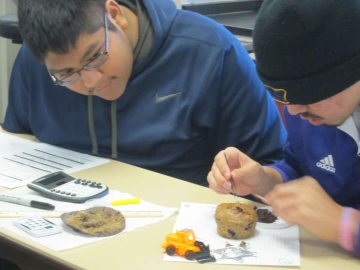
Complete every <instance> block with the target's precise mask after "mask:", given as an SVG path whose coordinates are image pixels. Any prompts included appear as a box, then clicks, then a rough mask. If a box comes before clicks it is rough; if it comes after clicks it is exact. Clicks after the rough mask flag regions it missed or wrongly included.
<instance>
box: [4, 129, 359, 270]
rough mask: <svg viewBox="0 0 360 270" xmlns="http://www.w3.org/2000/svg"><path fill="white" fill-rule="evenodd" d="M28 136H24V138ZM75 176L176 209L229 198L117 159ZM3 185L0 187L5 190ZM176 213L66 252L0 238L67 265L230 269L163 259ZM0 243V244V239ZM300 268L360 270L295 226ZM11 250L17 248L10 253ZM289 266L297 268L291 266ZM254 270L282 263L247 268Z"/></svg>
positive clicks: (7, 236)
mask: <svg viewBox="0 0 360 270" xmlns="http://www.w3.org/2000/svg"><path fill="white" fill-rule="evenodd" d="M23 137H25V138H31V137H29V136H23ZM74 175H75V176H77V177H81V178H86V179H89V180H94V181H101V182H103V183H104V184H106V185H108V186H109V188H110V189H115V190H119V191H121V192H127V193H130V194H132V195H134V196H136V197H140V198H142V199H144V200H146V201H149V202H152V203H155V204H159V205H163V206H166V207H177V208H179V207H180V204H181V202H195V203H208V204H218V203H223V202H233V197H232V196H230V195H219V194H216V193H215V192H213V191H212V190H210V189H208V188H205V187H201V186H197V185H194V184H191V183H188V182H185V181H181V180H178V179H175V178H171V177H168V176H165V175H161V174H157V173H154V172H151V171H148V170H144V169H141V168H138V167H134V166H131V165H127V164H124V163H121V162H117V161H111V162H109V163H107V164H104V165H101V166H98V167H94V168H91V169H87V170H84V171H81V172H77V173H74ZM5 190H6V188H0V191H5ZM176 218H177V214H174V215H173V216H171V217H170V218H168V219H166V220H164V221H161V222H158V223H155V224H152V225H148V226H145V227H142V228H138V229H136V230H134V231H131V232H127V233H123V234H119V235H117V236H115V237H112V238H109V239H106V240H103V241H99V242H96V243H91V244H88V245H84V246H81V247H78V248H74V249H70V250H66V251H60V252H58V251H53V250H50V249H48V248H46V247H43V246H41V245H39V244H37V243H34V242H32V241H31V240H29V239H25V238H22V237H20V236H18V235H16V234H14V233H12V232H9V231H8V230H6V229H3V228H0V236H1V238H2V239H1V241H3V240H4V239H6V240H7V241H11V242H12V243H15V245H17V246H19V247H21V248H23V249H24V248H25V250H28V251H29V252H30V253H31V252H33V253H34V254H36V253H41V254H42V256H45V257H46V258H48V259H49V260H51V261H55V262H59V263H60V265H63V266H67V267H68V268H69V269H71V268H73V269H94V270H95V269H96V270H99V269H122V270H123V269H146V268H147V269H159V270H161V269H164V270H168V269H185V270H186V269H189V270H190V269H200V268H201V267H202V269H204V267H206V269H209V270H211V269H234V268H233V267H234V266H233V265H212V264H206V266H204V265H200V264H197V263H180V262H164V261H163V256H164V252H163V250H162V248H161V244H162V243H163V241H164V239H165V236H166V234H168V233H169V232H171V231H172V229H173V226H174V224H175V220H176ZM0 245H1V242H0ZM300 248H301V267H300V268H301V269H309V270H310V269H311V270H312V269H334V270H339V269H346V270H349V269H360V268H359V267H360V261H359V260H357V259H355V258H353V257H352V256H351V255H349V254H348V253H346V252H345V251H343V250H342V249H341V248H340V247H339V246H338V245H337V244H329V243H326V242H324V241H321V240H318V239H316V238H315V237H314V236H312V235H311V234H310V233H309V232H308V231H306V230H305V229H300ZM13 252H16V251H13ZM293 268H294V269H296V268H298V267H293ZM251 269H252V270H258V269H267V270H271V269H285V268H284V267H264V266H251Z"/></svg>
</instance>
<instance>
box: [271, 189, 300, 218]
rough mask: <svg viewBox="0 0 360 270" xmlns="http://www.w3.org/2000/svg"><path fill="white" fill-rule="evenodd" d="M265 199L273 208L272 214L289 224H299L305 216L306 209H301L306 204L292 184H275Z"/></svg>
mask: <svg viewBox="0 0 360 270" xmlns="http://www.w3.org/2000/svg"><path fill="white" fill-rule="evenodd" d="M265 199H266V200H267V202H268V204H269V205H270V206H271V207H272V208H273V214H274V215H275V216H278V217H280V218H282V219H283V220H284V221H285V222H286V223H288V224H290V225H294V224H297V225H301V224H302V221H303V220H304V219H305V218H306V211H303V209H304V206H306V204H305V203H304V202H302V201H301V198H300V197H299V196H297V193H296V192H294V186H293V185H288V184H279V185H276V186H275V187H274V189H273V190H272V191H270V192H269V193H268V194H266V196H265Z"/></svg>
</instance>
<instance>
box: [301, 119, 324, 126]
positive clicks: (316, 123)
mask: <svg viewBox="0 0 360 270" xmlns="http://www.w3.org/2000/svg"><path fill="white" fill-rule="evenodd" d="M305 120H308V121H309V122H310V124H312V125H313V126H320V125H321V124H322V123H323V121H322V120H321V119H319V118H306V119H305Z"/></svg>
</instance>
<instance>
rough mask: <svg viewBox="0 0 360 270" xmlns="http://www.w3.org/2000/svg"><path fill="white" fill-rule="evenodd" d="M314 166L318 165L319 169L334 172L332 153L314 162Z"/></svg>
mask: <svg viewBox="0 0 360 270" xmlns="http://www.w3.org/2000/svg"><path fill="white" fill-rule="evenodd" d="M316 166H318V167H319V168H321V169H324V170H327V171H329V172H332V173H335V172H336V169H335V166H334V160H333V157H332V155H328V156H327V157H325V158H323V159H322V160H320V161H318V162H316Z"/></svg>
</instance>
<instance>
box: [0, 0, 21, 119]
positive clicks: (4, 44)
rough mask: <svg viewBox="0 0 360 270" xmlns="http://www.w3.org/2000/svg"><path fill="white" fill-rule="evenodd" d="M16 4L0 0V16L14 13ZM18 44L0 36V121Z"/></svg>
mask: <svg viewBox="0 0 360 270" xmlns="http://www.w3.org/2000/svg"><path fill="white" fill-rule="evenodd" d="M15 13H16V5H15V4H14V2H13V1H11V0H0V16H3V15H5V14H15ZM19 49H20V45H18V44H12V43H11V40H8V39H5V38H1V37H0V123H2V122H3V120H4V116H5V111H6V107H7V100H8V86H9V79H10V74H11V69H12V66H13V63H14V60H15V57H16V55H17V53H18V51H19Z"/></svg>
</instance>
